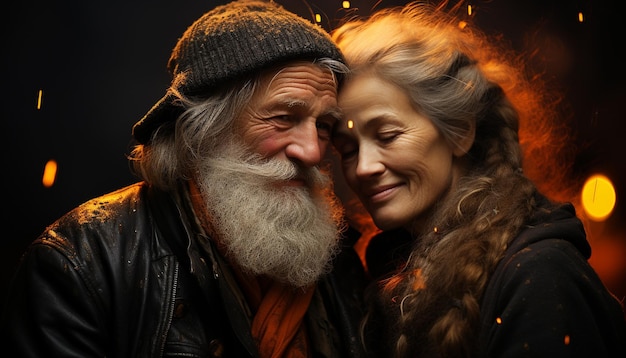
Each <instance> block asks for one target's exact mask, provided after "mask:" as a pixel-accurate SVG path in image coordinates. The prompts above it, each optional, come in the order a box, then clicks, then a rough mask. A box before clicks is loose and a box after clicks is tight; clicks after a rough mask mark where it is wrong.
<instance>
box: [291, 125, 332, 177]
mask: <svg viewBox="0 0 626 358" xmlns="http://www.w3.org/2000/svg"><path fill="white" fill-rule="evenodd" d="M325 150H326V143H325V142H323V141H322V140H321V139H320V138H319V136H318V133H317V126H316V124H315V122H303V123H300V124H299V125H298V126H296V127H294V128H292V136H291V141H290V143H289V145H287V147H286V148H285V154H286V155H287V157H288V158H290V159H292V160H296V161H298V162H300V163H302V164H303V165H305V166H307V167H314V166H316V165H318V164H319V163H320V161H321V160H322V157H323V156H324V151H325Z"/></svg>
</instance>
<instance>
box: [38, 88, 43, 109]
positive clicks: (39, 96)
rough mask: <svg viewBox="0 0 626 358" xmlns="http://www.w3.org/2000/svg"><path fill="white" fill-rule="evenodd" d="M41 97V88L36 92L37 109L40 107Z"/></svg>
mask: <svg viewBox="0 0 626 358" xmlns="http://www.w3.org/2000/svg"><path fill="white" fill-rule="evenodd" d="M42 97H43V90H39V93H38V94H37V109H41V98H42Z"/></svg>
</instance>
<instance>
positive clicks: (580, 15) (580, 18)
mask: <svg viewBox="0 0 626 358" xmlns="http://www.w3.org/2000/svg"><path fill="white" fill-rule="evenodd" d="M583 21H584V18H583V13H582V11H581V12H579V13H578V22H583Z"/></svg>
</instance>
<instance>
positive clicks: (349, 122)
mask: <svg viewBox="0 0 626 358" xmlns="http://www.w3.org/2000/svg"><path fill="white" fill-rule="evenodd" d="M347 125H348V128H349V129H352V128H354V122H353V121H352V120H351V119H348V124H347Z"/></svg>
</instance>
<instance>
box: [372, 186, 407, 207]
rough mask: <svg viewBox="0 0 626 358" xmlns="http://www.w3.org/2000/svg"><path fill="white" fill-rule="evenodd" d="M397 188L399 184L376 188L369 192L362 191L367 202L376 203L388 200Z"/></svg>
mask: <svg viewBox="0 0 626 358" xmlns="http://www.w3.org/2000/svg"><path fill="white" fill-rule="evenodd" d="M399 186H400V184H390V185H383V186H378V187H375V188H373V189H370V190H364V194H365V197H366V198H367V199H368V201H370V202H371V203H376V202H380V201H383V200H386V199H388V198H389V197H390V196H391V195H393V193H395V191H396V189H397V188H398V187H399Z"/></svg>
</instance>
